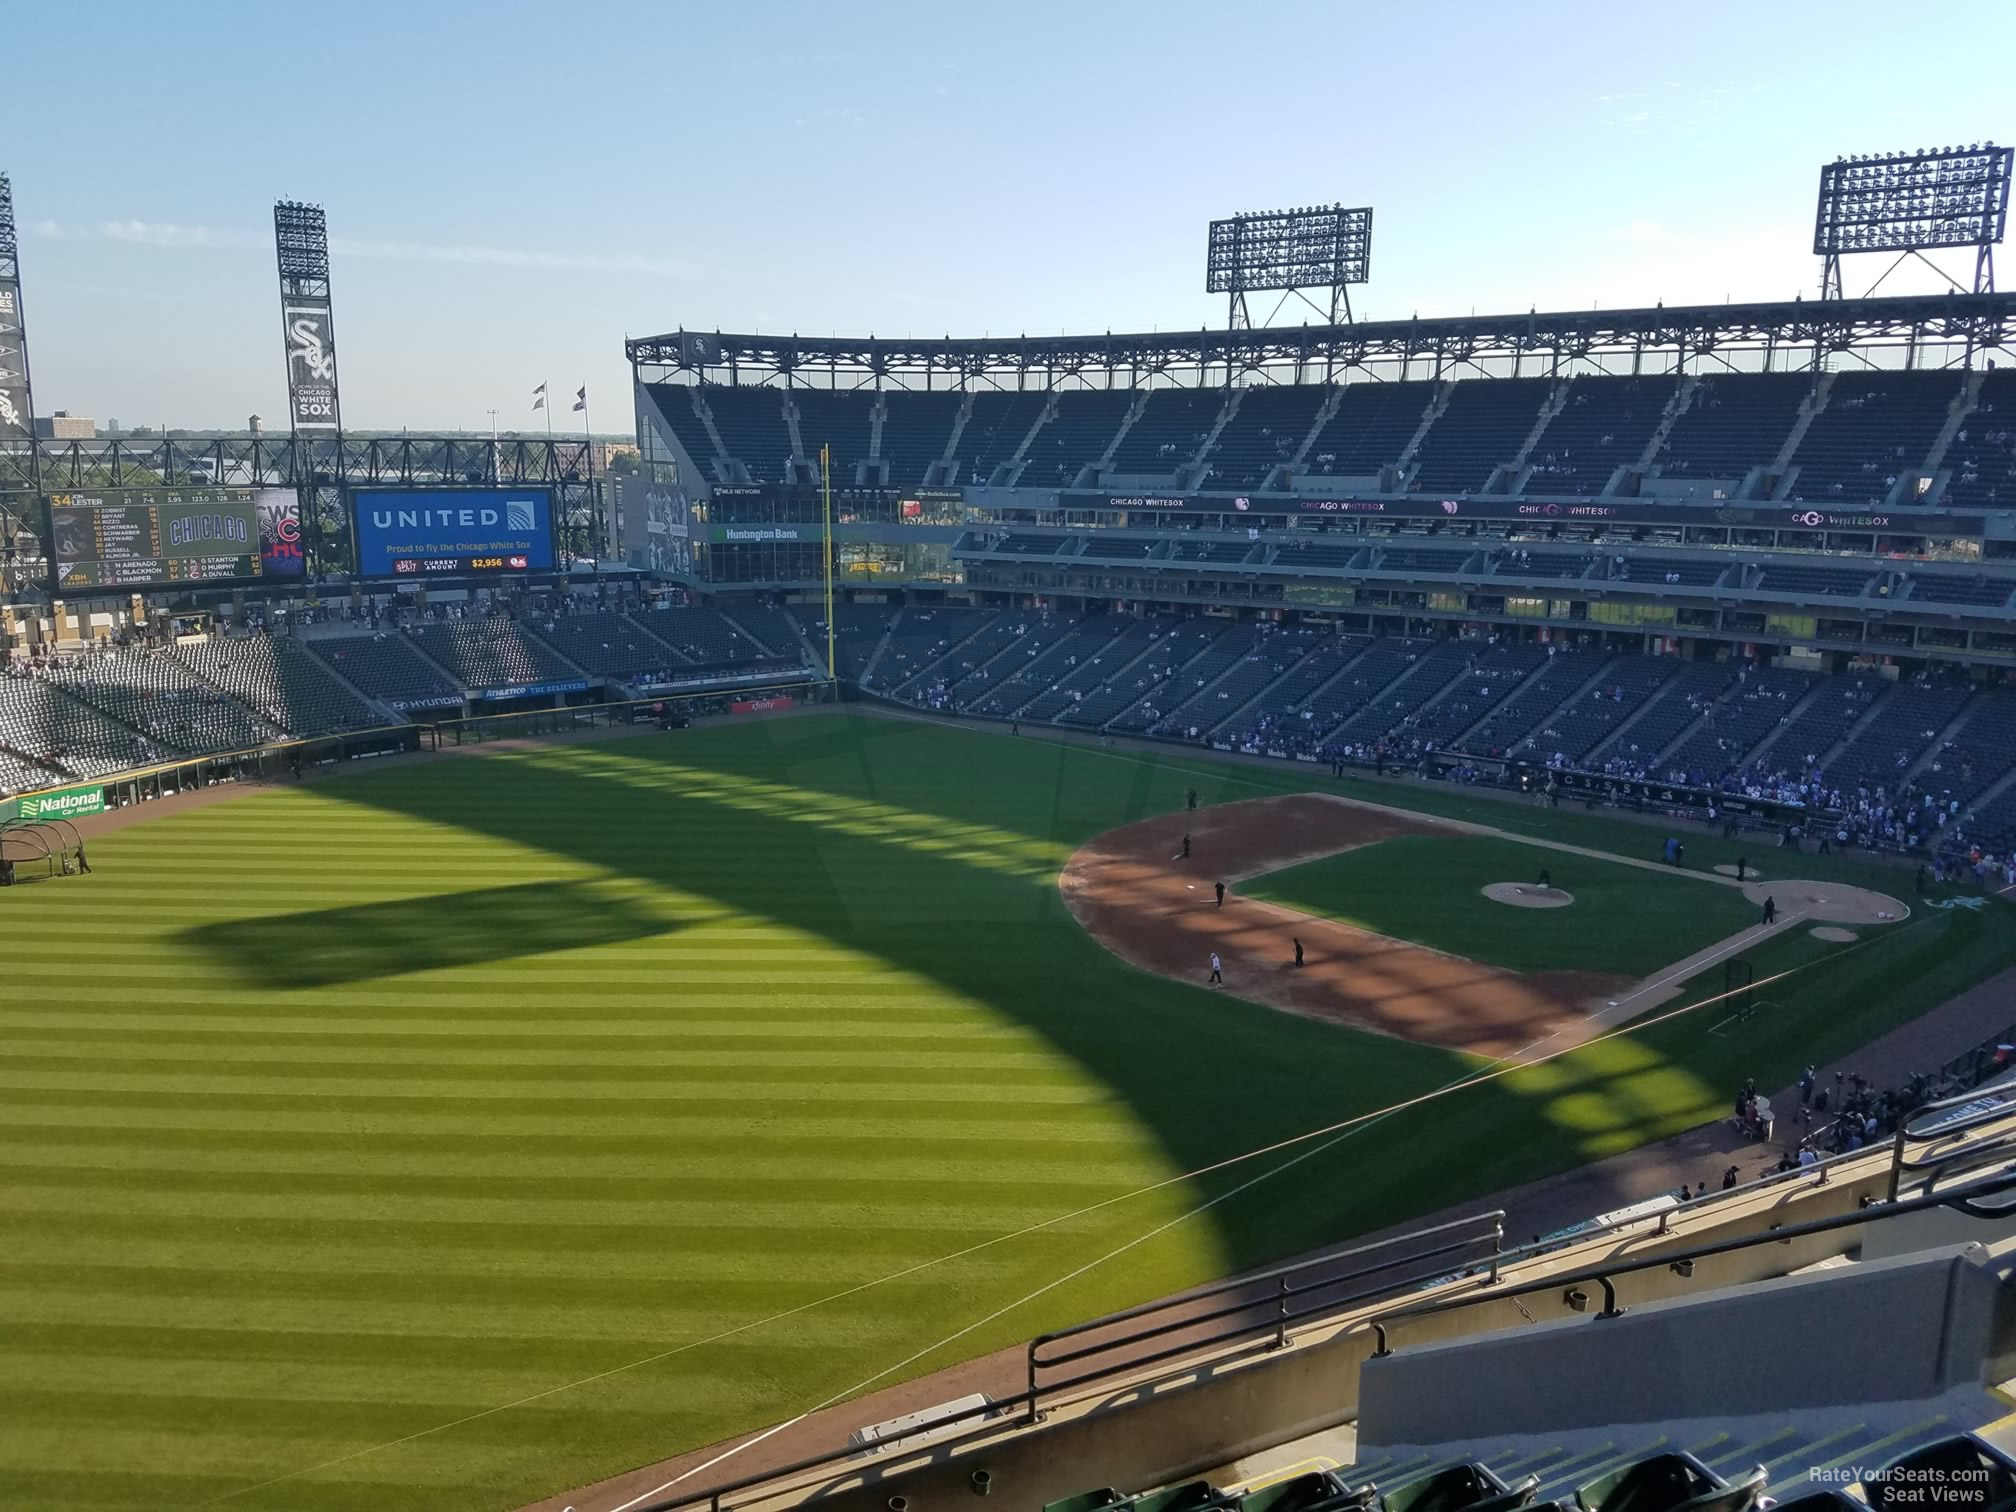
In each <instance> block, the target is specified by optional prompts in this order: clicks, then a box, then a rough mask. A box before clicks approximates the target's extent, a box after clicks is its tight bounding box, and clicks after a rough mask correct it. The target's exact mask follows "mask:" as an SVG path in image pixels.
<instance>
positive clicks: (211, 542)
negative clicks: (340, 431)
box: [49, 488, 263, 592]
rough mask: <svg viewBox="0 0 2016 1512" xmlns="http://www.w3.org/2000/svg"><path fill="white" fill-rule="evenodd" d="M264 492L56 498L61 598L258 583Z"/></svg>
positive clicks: (169, 491)
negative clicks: (74, 592) (259, 497)
mask: <svg viewBox="0 0 2016 1512" xmlns="http://www.w3.org/2000/svg"><path fill="white" fill-rule="evenodd" d="M257 492H258V491H257V490H255V489H250V488H152V489H148V488H115V489H104V490H101V491H97V492H92V493H81V492H80V493H58V494H51V495H50V496H49V557H50V563H51V565H52V566H53V567H54V569H55V573H56V587H57V591H58V592H62V591H64V590H66V589H77V588H99V587H103V588H129V587H130V588H139V587H145V586H147V585H148V584H153V583H196V582H217V581H227V580H229V579H232V578H256V577H259V576H261V574H262V566H263V564H262V562H261V560H260V541H259V536H260V531H259V510H258V505H257V502H256V499H255V494H256V493H257Z"/></svg>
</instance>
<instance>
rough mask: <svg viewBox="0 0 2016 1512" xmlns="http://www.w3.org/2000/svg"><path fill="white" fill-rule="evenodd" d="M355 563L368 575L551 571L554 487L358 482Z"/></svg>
mask: <svg viewBox="0 0 2016 1512" xmlns="http://www.w3.org/2000/svg"><path fill="white" fill-rule="evenodd" d="M352 502H353V504H354V505H355V516H356V518H355V525H356V537H355V539H356V542H357V570H358V571H359V572H360V573H361V574H363V575H364V576H365V577H426V576H431V575H434V574H439V573H468V572H480V573H495V572H547V571H551V570H552V567H553V495H552V493H551V491H550V490H548V489H544V488H409V489H375V488H374V489H359V490H358V491H357V492H356V494H355V495H354V496H353V499H352Z"/></svg>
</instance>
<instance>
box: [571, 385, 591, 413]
mask: <svg viewBox="0 0 2016 1512" xmlns="http://www.w3.org/2000/svg"><path fill="white" fill-rule="evenodd" d="M586 408H588V385H587V384H585V383H584V384H582V385H581V392H580V393H578V394H576V395H575V396H574V410H575V413H577V414H578V413H580V412H581V411H582V410H585V409H586Z"/></svg>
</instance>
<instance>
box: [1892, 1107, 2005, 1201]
mask: <svg viewBox="0 0 2016 1512" xmlns="http://www.w3.org/2000/svg"><path fill="white" fill-rule="evenodd" d="M1890 1150H1891V1154H1890V1188H1889V1197H1890V1201H1892V1202H1895V1201H1897V1200H1898V1198H1899V1194H1900V1193H1901V1192H1902V1190H1903V1188H1904V1186H1905V1184H1906V1181H1907V1178H1910V1179H1915V1180H1916V1181H1917V1182H1918V1184H1920V1185H1921V1186H1922V1187H1923V1190H1924V1194H1925V1195H1928V1196H1929V1195H1931V1194H1932V1193H1933V1192H1934V1191H1935V1190H1936V1189H1937V1187H1938V1185H1939V1183H1940V1181H1941V1179H1942V1178H1948V1179H1950V1178H1954V1177H1963V1176H1967V1175H1969V1174H1971V1173H1973V1172H1975V1171H1980V1170H1984V1169H1987V1168H1988V1167H1991V1166H1994V1165H1996V1164H1997V1163H1998V1162H2009V1163H2010V1165H2011V1168H2012V1169H2016V1085H2008V1086H2003V1087H1986V1088H1976V1089H1974V1090H1973V1091H1970V1092H1961V1093H1957V1094H1956V1095H1954V1096H1952V1097H1942V1098H1940V1099H1939V1100H1938V1101H1937V1102H1929V1103H1926V1104H1925V1105H1924V1106H1923V1107H1920V1108H1918V1109H1917V1110H1916V1111H1915V1112H1913V1113H1912V1114H1911V1115H1910V1116H1909V1117H1908V1118H1906V1119H1904V1121H1903V1122H1901V1123H1900V1124H1898V1126H1897V1133H1896V1134H1895V1136H1893V1138H1892V1140H1891V1145H1890Z"/></svg>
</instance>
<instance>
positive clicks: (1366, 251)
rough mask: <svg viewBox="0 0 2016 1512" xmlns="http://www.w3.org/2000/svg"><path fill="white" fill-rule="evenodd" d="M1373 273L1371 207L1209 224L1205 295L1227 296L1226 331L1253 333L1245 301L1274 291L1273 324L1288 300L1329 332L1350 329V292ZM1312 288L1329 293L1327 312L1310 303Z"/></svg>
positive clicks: (1311, 210)
mask: <svg viewBox="0 0 2016 1512" xmlns="http://www.w3.org/2000/svg"><path fill="white" fill-rule="evenodd" d="M1371 266H1372V208H1371V206H1369V205H1367V206H1363V207H1361V208H1359V209H1356V210H1347V209H1345V208H1344V207H1343V206H1342V205H1317V206H1313V207H1310V208H1306V209H1298V210H1268V211H1263V212H1260V213H1257V214H1244V215H1234V216H1230V217H1228V218H1227V219H1225V220H1214V221H1213V222H1211V241H1210V247H1209V250H1208V252H1207V254H1206V257H1205V264H1204V290H1205V292H1206V293H1208V294H1223V295H1225V296H1226V300H1227V305H1226V315H1225V325H1226V328H1227V329H1228V330H1234V331H1236V330H1240V329H1251V327H1252V325H1253V318H1252V313H1251V311H1249V310H1248V309H1247V307H1246V296H1247V295H1248V294H1259V293H1271V292H1276V291H1278V292H1279V293H1280V295H1281V298H1280V299H1279V300H1277V301H1276V302H1275V305H1274V308H1273V310H1271V311H1270V312H1269V313H1268V316H1267V321H1266V323H1267V324H1269V325H1271V324H1273V322H1274V317H1275V316H1276V315H1278V314H1280V313H1281V307H1282V306H1283V305H1285V304H1286V303H1287V302H1288V300H1289V297H1290V296H1291V295H1292V296H1295V297H1297V298H1300V299H1301V301H1302V302H1303V303H1304V304H1306V305H1308V306H1309V308H1310V309H1312V310H1314V311H1316V313H1317V314H1319V315H1321V316H1323V317H1324V319H1326V320H1327V321H1329V323H1330V324H1331V325H1339V324H1349V323H1350V320H1351V294H1350V286H1351V285H1352V284H1362V283H1364V282H1365V280H1366V277H1367V276H1368V274H1369V273H1370V271H1371ZM1311 289H1325V290H1328V291H1329V295H1330V302H1329V305H1328V307H1327V308H1326V307H1325V306H1323V305H1319V304H1318V303H1316V301H1315V300H1313V299H1311V298H1310V297H1309V294H1308V292H1307V291H1309V290H1311Z"/></svg>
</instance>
